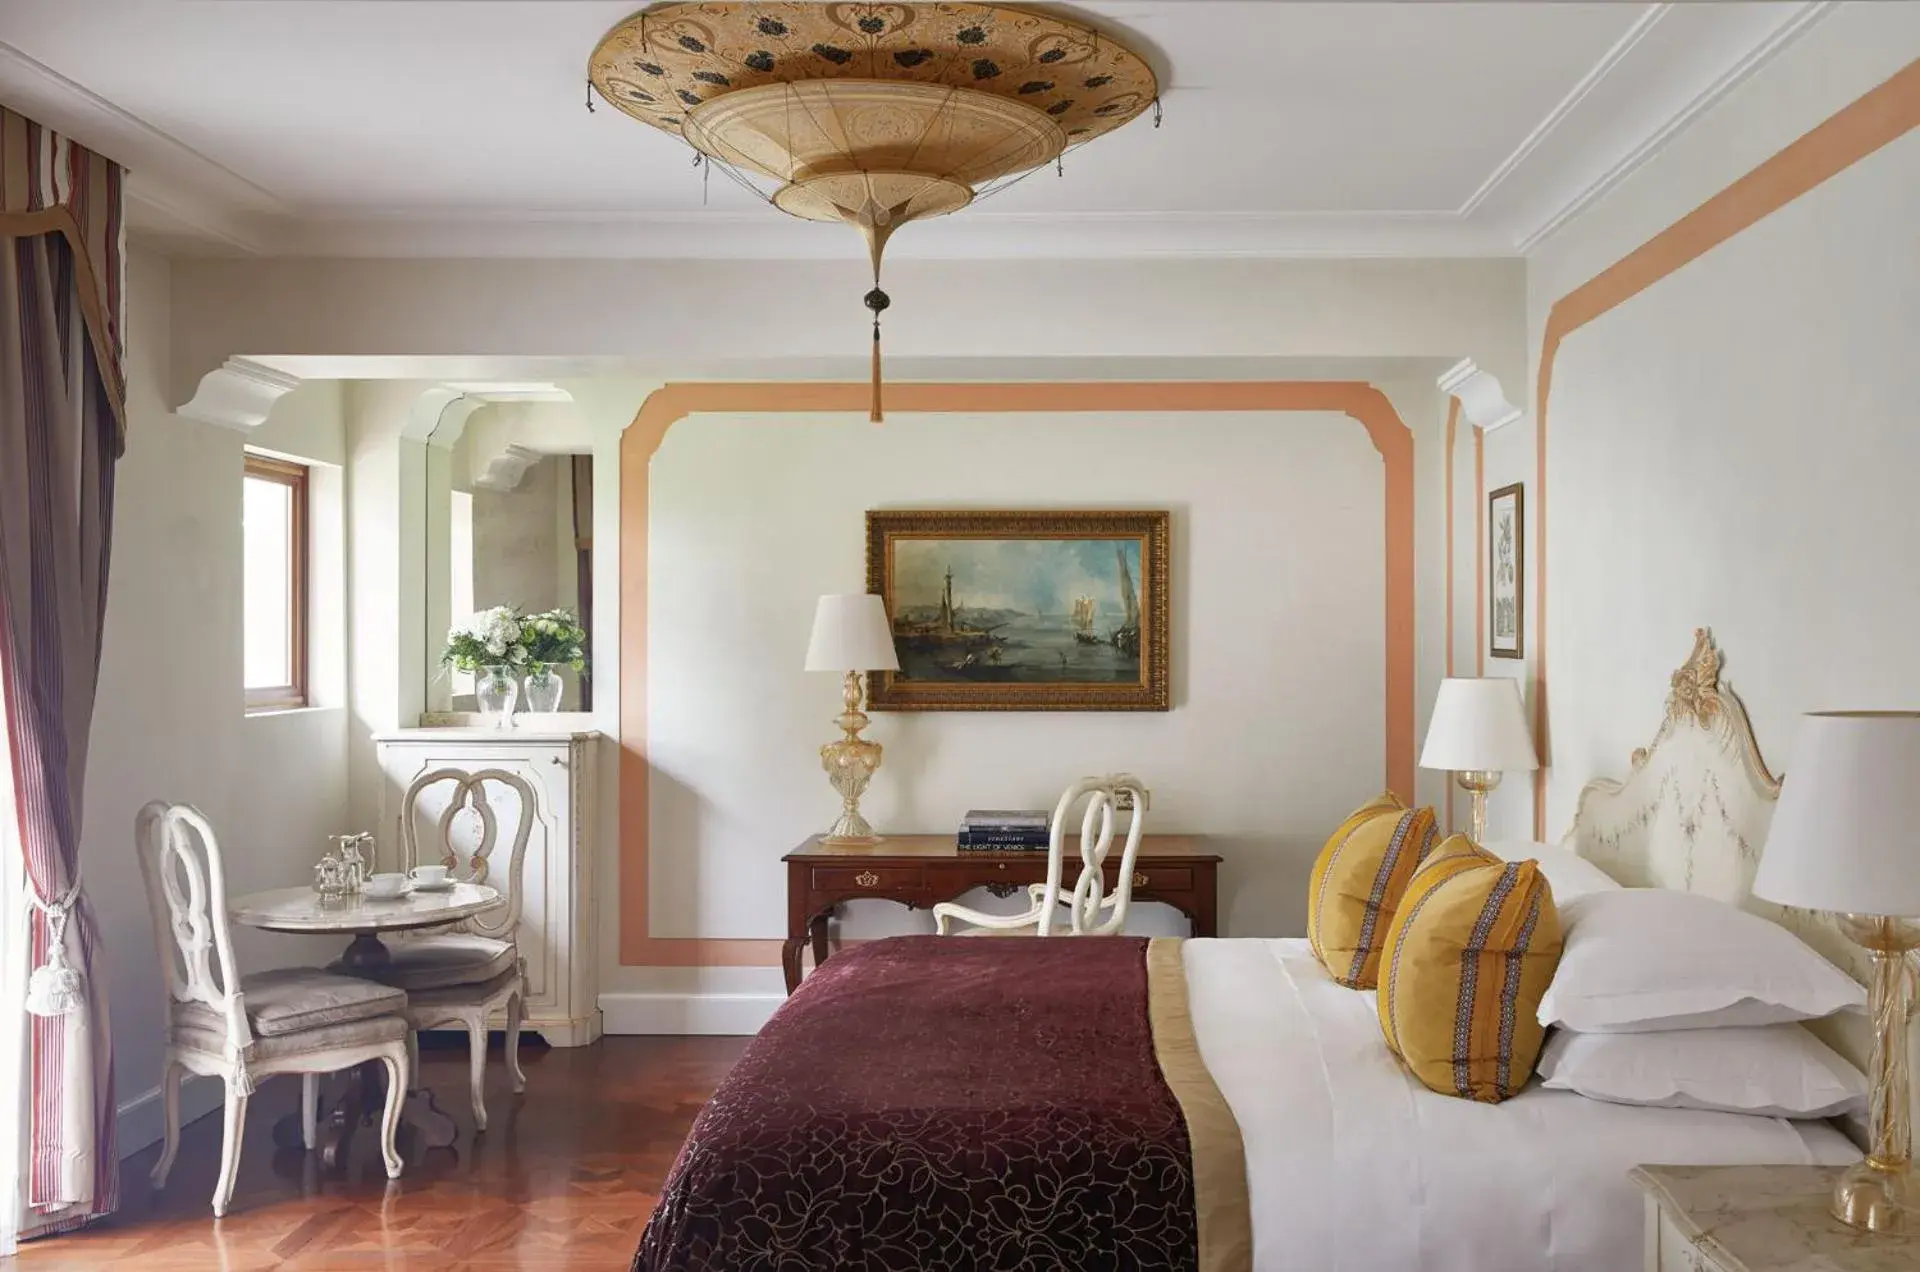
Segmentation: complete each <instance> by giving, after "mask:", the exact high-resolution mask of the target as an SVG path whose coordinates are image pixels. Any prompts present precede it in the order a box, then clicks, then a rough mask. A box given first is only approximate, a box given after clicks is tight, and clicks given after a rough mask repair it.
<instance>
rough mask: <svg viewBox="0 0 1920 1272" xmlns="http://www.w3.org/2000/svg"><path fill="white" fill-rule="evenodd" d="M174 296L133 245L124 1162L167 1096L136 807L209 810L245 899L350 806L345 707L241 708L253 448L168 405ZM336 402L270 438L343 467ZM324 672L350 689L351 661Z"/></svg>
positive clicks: (104, 802)
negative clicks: (162, 1088) (247, 486)
mask: <svg viewBox="0 0 1920 1272" xmlns="http://www.w3.org/2000/svg"><path fill="white" fill-rule="evenodd" d="M168 286H169V268H168V265H167V263H166V262H165V261H164V260H160V259H158V258H155V257H151V256H148V255H145V254H142V253H137V252H136V253H135V254H134V256H133V258H132V261H131V266H130V270H129V279H128V288H129V299H130V311H131V318H130V323H129V342H128V343H129V347H130V351H131V362H130V365H129V368H128V372H129V376H128V416H129V419H128V428H127V451H126V455H125V457H124V458H123V459H122V460H121V462H120V465H119V468H118V471H117V473H116V479H115V480H116V489H115V502H114V536H113V559H112V566H111V571H112V573H111V580H110V587H109V591H108V603H107V620H106V633H105V648H104V651H103V655H102V662H101V668H100V693H99V699H98V704H97V706H96V709H95V713H94V720H93V731H92V743H91V752H90V759H89V764H88V771H87V785H86V805H85V814H84V817H85V820H84V840H83V844H82V851H81V858H82V863H83V864H82V868H83V870H84V872H85V875H86V885H87V890H88V893H89V895H90V897H91V898H92V900H93V904H94V907H95V909H96V910H97V912H98V914H99V916H100V921H101V925H102V928H103V932H104V939H105V946H106V956H105V966H106V974H107V976H108V981H109V985H108V988H109V997H110V1011H111V1015H112V1026H113V1037H114V1046H115V1052H116V1067H117V1074H118V1076H117V1082H118V1091H119V1097H120V1102H121V1110H122V1115H121V1128H122V1141H121V1148H122V1150H123V1151H132V1150H134V1149H138V1148H140V1147H141V1146H142V1145H143V1144H145V1143H147V1142H149V1141H150V1140H152V1139H153V1138H155V1137H156V1136H157V1135H158V1132H159V1121H158V1106H157V1102H156V1100H155V1098H154V1094H153V1092H154V1087H155V1084H156V1083H157V1082H158V1080H159V1076H160V1059H161V1047H162V1038H163V1033H162V1030H163V1025H162V1019H163V1004H162V990H161V987H160V978H159V973H158V971H157V964H156V962H155V954H154V945H153V935H152V928H151V925H150V923H149V922H148V917H147V902H146V896H145V893H144V891H143V889H142V886H141V881H140V872H139V868H138V865H137V859H136V857H135V855H134V846H133V819H134V814H135V813H136V812H137V811H138V810H139V808H140V806H141V805H142V804H144V803H146V802H147V801H148V800H151V799H170V800H183V801H187V802H190V803H193V804H195V805H197V806H199V807H200V808H201V810H202V811H204V812H205V813H206V814H207V815H208V817H209V818H211V819H212V822H213V824H214V826H215V828H216V829H217V830H218V831H219V833H220V835H221V841H222V845H223V847H224V849H225V859H226V863H227V871H228V875H227V877H228V884H229V887H230V889H231V890H232V891H233V892H235V893H241V892H248V891H254V890H257V889H260V888H268V887H284V886H286V885H287V884H288V883H289V882H297V881H300V880H302V879H304V878H306V877H307V871H308V870H309V868H310V866H311V864H312V862H313V860H314V858H315V857H317V856H318V854H319V853H320V852H321V851H322V850H324V849H325V847H326V839H325V837H326V835H327V834H328V833H330V832H334V831H337V830H339V829H341V826H340V819H341V816H342V813H343V810H344V807H345V803H346V798H347V781H346V767H345V730H346V714H345V712H344V711H343V710H342V709H341V707H340V706H339V704H338V699H337V698H336V699H335V701H334V705H332V706H328V707H322V708H319V709H313V710H306V711H290V712H280V713H274V714H271V715H256V716H248V715H247V714H246V712H245V705H244V700H243V699H244V695H243V691H242V686H241V683H240V670H239V669H240V665H241V663H240V639H241V636H240V631H241V629H240V580H241V539H240V481H241V452H242V447H243V444H244V443H246V442H247V441H248V440H249V439H247V438H244V437H243V436H242V435H241V434H239V433H237V432H232V431H229V430H226V429H222V428H218V427H214V426H211V425H207V424H201V423H196V422H193V421H190V420H185V419H181V418H179V417H177V416H175V415H173V414H171V413H170V412H169V411H168V409H167V403H166V397H165V391H164V386H163V384H162V368H164V367H165V366H166V365H167V356H168V351H167V343H168V338H169V324H168V321H167V315H168ZM337 403H338V398H337V395H332V394H330V391H329V390H328V389H327V388H325V387H315V388H309V387H303V388H301V389H298V390H296V391H295V392H294V393H292V394H289V395H288V396H287V397H286V398H284V399H282V401H281V403H280V405H279V406H277V407H276V408H275V412H274V417H273V420H272V421H271V422H270V423H269V424H267V425H263V426H262V428H261V430H260V433H259V438H260V440H261V441H262V443H263V444H265V443H269V442H271V443H272V444H273V446H274V447H275V448H276V449H286V450H290V451H293V453H302V452H306V453H308V455H309V457H311V458H315V459H321V460H329V461H332V462H336V463H337V462H338V460H339V458H340V456H341V454H342V452H343V439H342V435H341V427H340V417H339V413H338V409H337ZM296 448H298V449H296ZM318 498H319V494H318V492H316V499H318ZM331 525H332V529H331V530H328V529H326V527H324V526H322V525H319V524H316V527H315V529H316V533H318V534H323V535H324V534H328V533H331V534H334V535H337V534H338V525H339V523H338V519H337V511H336V513H335V514H334V519H333V521H332V522H331ZM335 560H336V561H337V550H336V553H335ZM320 573H321V574H322V575H323V576H324V575H326V574H327V573H328V571H327V570H322V571H320ZM334 612H335V614H336V615H337V614H338V609H337V607H336V608H335V611H334ZM322 621H324V620H322ZM336 645H337V642H336ZM326 662H327V660H326V659H324V658H323V659H322V660H321V663H322V664H325V663H326ZM322 670H323V671H325V670H326V669H325V667H324V666H323V667H322ZM327 674H329V675H332V676H334V685H335V688H336V691H337V686H338V684H339V678H338V672H337V664H336V670H334V671H331V672H328V673H327ZM236 943H237V946H238V952H239V956H240V958H241V960H242V962H243V963H244V964H245V965H246V966H247V967H248V968H266V967H273V966H280V965H285V964H290V963H297V962H303V961H308V960H313V959H317V958H325V957H329V956H330V954H329V952H328V951H327V950H325V949H321V948H315V947H313V946H312V945H311V944H310V943H308V942H305V941H301V940H298V939H296V938H292V937H283V936H269V935H265V934H261V933H255V932H250V931H247V930H244V929H242V930H240V931H238V932H236ZM202 1085H203V1084H194V1085H193V1086H190V1088H189V1091H190V1092H191V1094H190V1095H189V1097H188V1099H189V1101H190V1103H194V1104H196V1105H197V1106H198V1107H208V1101H209V1100H217V1098H218V1092H217V1091H209V1090H203V1089H199V1088H200V1087H201V1086H202ZM204 1085H205V1086H212V1085H213V1084H204Z"/></svg>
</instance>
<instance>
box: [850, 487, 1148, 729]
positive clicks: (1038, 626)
mask: <svg viewBox="0 0 1920 1272" xmlns="http://www.w3.org/2000/svg"><path fill="white" fill-rule="evenodd" d="M1170 521H1171V517H1170V515H1169V514H1168V513H1167V512H1164V511H1137V512H1136V511H1098V512H1026V511H991V512H980V511H965V512H959V511H932V510H929V511H892V510H889V511H881V512H869V513H868V514H867V590H868V591H869V592H873V593H875V594H877V595H879V596H880V597H881V598H882V599H883V600H884V601H885V603H886V608H887V615H888V617H889V619H890V620H891V621H892V623H893V633H894V647H895V650H896V652H897V653H898V654H899V657H900V670H899V671H897V672H873V673H871V675H870V679H869V684H868V696H869V700H870V705H871V706H872V707H873V708H874V709H875V710H879V711H1166V710H1168V709H1169V708H1170V707H1171V705H1172V703H1171V695H1170V693H1169V690H1168V684H1169V677H1168V669H1169V661H1168V660H1169V645H1170V628H1171V622H1170V617H1169V615H1170V610H1169V606H1168V575H1169V567H1168V546H1167V545H1168V528H1169V523H1170Z"/></svg>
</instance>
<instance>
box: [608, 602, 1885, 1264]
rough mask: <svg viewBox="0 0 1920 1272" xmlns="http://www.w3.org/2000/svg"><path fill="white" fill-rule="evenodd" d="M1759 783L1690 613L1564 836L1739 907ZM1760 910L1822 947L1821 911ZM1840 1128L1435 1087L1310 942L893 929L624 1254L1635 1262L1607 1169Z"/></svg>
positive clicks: (728, 1104)
mask: <svg viewBox="0 0 1920 1272" xmlns="http://www.w3.org/2000/svg"><path fill="white" fill-rule="evenodd" d="M1777 790H1778V782H1777V780H1776V779H1774V778H1773V776H1772V775H1771V774H1770V773H1769V772H1768V770H1767V769H1766V767H1765V765H1764V763H1763V762H1762V761H1761V760H1760V757H1759V752H1758V748H1757V746H1755V744H1754V741H1753V737H1752V733H1751V730H1750V729H1749V728H1748V727H1747V723H1746V716H1745V712H1744V711H1743V710H1742V709H1741V708H1740V705H1739V701H1738V699H1737V698H1735V697H1733V695H1732V694H1731V691H1730V690H1727V689H1725V688H1724V687H1723V686H1721V685H1720V684H1719V681H1718V658H1717V653H1715V651H1714V650H1713V647H1712V643H1711V640H1710V639H1709V638H1708V637H1707V636H1706V634H1705V633H1701V634H1700V636H1699V638H1698V640H1697V642H1696V648H1695V651H1694V656H1693V657H1692V658H1690V659H1689V660H1688V663H1687V665H1686V666H1685V667H1683V668H1682V670H1681V671H1680V672H1679V673H1677V674H1676V675H1675V677H1674V680H1673V689H1672V692H1671V693H1670V695H1669V698H1668V703H1667V711H1666V713H1665V719H1664V721H1663V723H1662V725H1661V728H1660V732H1659V734H1658V735H1657V736H1656V738H1655V741H1654V743H1653V744H1652V745H1651V746H1649V747H1648V748H1645V749H1643V750H1642V751H1640V752H1636V753H1635V756H1634V757H1633V762H1632V765H1631V768H1630V771H1629V773H1628V776H1627V777H1626V778H1625V779H1624V780H1622V781H1607V782H1596V783H1594V784H1592V785H1590V786H1589V788H1588V789H1587V790H1586V791H1585V792H1584V793H1583V795H1582V798H1581V800H1580V804H1579V811H1578V813H1577V815H1576V818H1575V825H1574V829H1573V830H1572V832H1570V834H1569V836H1568V839H1567V845H1568V846H1570V847H1573V848H1575V849H1577V850H1579V851H1580V852H1581V853H1582V854H1583V855H1585V856H1587V857H1589V859H1591V860H1594V861H1596V862H1597V863H1599V864H1601V865H1603V866H1604V867H1605V868H1607V869H1608V870H1609V871H1610V872H1611V873H1614V874H1615V875H1616V877H1618V878H1620V879H1621V880H1622V881H1623V882H1628V883H1635V884H1642V885H1657V886H1669V887H1687V886H1695V887H1700V888H1702V890H1706V889H1709V888H1710V889H1711V890H1713V891H1714V892H1716V893H1717V894H1718V895H1720V896H1721V898H1722V899H1725V900H1730V901H1735V902H1737V903H1743V904H1748V903H1749V901H1748V898H1747V897H1746V896H1745V894H1744V888H1745V884H1746V881H1747V879H1749V878H1750V876H1751V870H1752V862H1753V860H1754V859H1756V858H1757V851H1756V848H1757V845H1758V843H1759V842H1760V841H1761V838H1762V837H1763V836H1764V829H1765V822H1766V817H1767V815H1768V813H1769V812H1770V805H1771V801H1772V798H1773V796H1774V795H1775V794H1776V793H1777ZM1771 917H1775V918H1780V919H1783V920H1785V921H1787V922H1788V923H1789V924H1791V925H1792V926H1794V927H1796V929H1799V930H1801V931H1802V933H1803V934H1804V935H1807V936H1808V937H1809V938H1810V943H1814V944H1816V948H1821V947H1831V948H1834V949H1835V951H1836V952H1838V948H1839V947H1837V946H1833V945H1832V943H1831V942H1830V941H1827V940H1824V939H1823V937H1824V936H1825V935H1826V934H1824V933H1823V932H1822V931H1821V930H1820V927H1821V924H1820V921H1819V920H1818V919H1817V918H1815V917H1813V916H1807V915H1794V914H1779V913H1774V914H1772V915H1771ZM1834 1041H1837V1042H1838V1043H1839V1044H1840V1046H1841V1049H1842V1050H1843V1052H1846V1053H1848V1054H1851V1055H1852V1056H1853V1057H1854V1058H1855V1059H1856V1062H1858V1059H1859V1054H1860V1053H1859V1050H1858V1048H1857V1047H1851V1046H1849V1045H1848V1041H1849V1040H1847V1039H1844V1038H1841V1039H1836V1040H1834ZM1858 1156H1859V1153H1858V1150H1857V1149H1856V1148H1855V1146H1854V1143H1853V1142H1852V1141H1851V1140H1850V1139H1849V1138H1848V1136H1847V1135H1846V1134H1844V1133H1843V1132H1842V1130H1841V1129H1840V1128H1838V1127H1836V1126H1835V1125H1833V1124H1831V1123H1828V1122H1822V1121H1787V1120H1784V1119H1774V1118H1765V1117H1754V1116H1743V1115H1736V1114H1723V1113H1707V1112H1698V1111H1692V1110H1677V1109H1652V1108H1640V1107H1630V1106H1625V1105H1614V1104H1606V1103H1601V1102H1598V1101H1593V1100H1588V1099H1585V1098H1583V1097H1581V1096H1578V1095H1575V1094H1572V1093H1570V1092H1561V1091H1549V1090H1545V1089H1543V1088H1541V1087H1540V1086H1539V1085H1538V1084H1537V1083H1536V1084H1534V1085H1532V1086H1530V1087H1529V1088H1528V1089H1527V1090H1525V1091H1523V1092H1522V1093H1521V1094H1519V1095H1518V1096H1516V1097H1515V1098H1513V1099H1511V1100H1508V1101H1506V1102H1505V1103H1503V1104H1499V1105H1483V1104H1475V1103H1472V1102H1469V1101H1463V1100H1458V1099H1453V1098H1450V1097H1447V1096H1443V1095H1439V1094H1437V1093H1435V1092H1432V1091H1429V1090H1428V1089H1426V1088H1425V1087H1423V1086H1421V1085H1420V1084H1419V1083H1418V1082H1417V1081H1416V1080H1415V1079H1413V1078H1412V1077H1411V1076H1410V1075H1409V1074H1407V1073H1406V1072H1405V1071H1404V1070H1403V1069H1402V1068H1401V1067H1400V1065H1399V1063H1398V1062H1397V1061H1396V1060H1395V1059H1394V1058H1393V1057H1392V1055H1391V1054H1390V1053H1389V1052H1388V1051H1387V1050H1386V1048H1385V1046H1384V1044H1383V1043H1382V1040H1381V1036H1380V1027H1379V1023H1378V1020H1377V1017H1376V1013H1375V1005H1374V1002H1373V996H1372V994H1371V993H1370V992H1367V991H1355V990H1350V989H1346V988H1343V987H1341V986H1339V985H1337V984H1335V983H1334V982H1333V981H1332V980H1331V979H1330V978H1328V976H1327V975H1326V973H1325V972H1324V971H1323V970H1322V969H1321V968H1320V966H1319V964H1318V963H1317V962H1316V961H1315V959H1314V957H1313V955H1312V953H1311V951H1310V950H1309V949H1308V947H1307V943H1306V942H1305V941H1303V940H1285V939H1280V940H1264V939H1247V938H1237V939H1223V940H1189V941H1166V940H1154V941H1144V940H1135V939H1130V938H1103V939H1101V940H1097V941H1069V940H1063V941H964V940H954V939H951V938H939V937H903V938H896V939H894V940H889V941H880V942H874V943H872V944H870V945H867V946H864V947H861V948H859V949H856V950H852V951H849V952H847V953H845V954H843V955H841V956H840V957H838V958H836V959H834V960H831V961H829V962H828V963H827V964H826V965H825V966H824V967H823V968H822V969H821V970H820V971H819V972H817V973H816V974H815V975H814V976H813V977H811V978H809V979H808V981H807V982H806V983H805V984H803V985H802V986H801V988H800V990H799V991H798V992H797V993H796V994H795V995H794V996H793V998H792V999H790V1000H789V1001H788V1003H787V1004H786V1005H785V1006H783V1007H782V1009H781V1010H780V1011H779V1012H778V1013H776V1015H775V1017H774V1019H773V1020H772V1021H771V1022H770V1023H769V1024H768V1026H767V1027H766V1029H765V1030H764V1031H763V1032H762V1034H761V1035H760V1037H759V1038H757V1039H756V1040H755V1042H754V1043H753V1044H752V1046H750V1047H749V1048H748V1050H747V1052H746V1054H745V1055H744V1056H743V1057H742V1059H741V1061H740V1062H739V1065H738V1066H737V1067H736V1068H735V1070H734V1071H733V1073H731V1074H730V1075H729V1076H728V1078H727V1080H726V1082H725V1083H723V1084H722V1086H721V1088H720V1090H719V1091H718V1092H717V1093H716V1095H715V1097H714V1099H713V1101H712V1102H711V1103H710V1104H709V1105H708V1106H707V1108H706V1109H705V1110H704V1111H703V1112H702V1114H701V1115H700V1117H699V1119H698V1120H697V1121H696V1123H695V1126H694V1128H693V1131H692V1133H691V1134H690V1136H689V1139H688V1142H687V1144H686V1146H685V1147H684V1148H683V1150H682V1152H681V1155H680V1158H679V1159H678V1161H677V1162H676V1164H675V1166H674V1169H673V1172H672V1174H671V1175H670V1176H669V1179H668V1181H667V1184H666V1187H665V1189H664V1191H663V1194H662V1196H661V1199H660V1204H659V1207H658V1209H657V1210H656V1211H655V1214H654V1216H653V1219H652V1221H651V1222H650V1223H649V1225H648V1228H647V1231H646V1234H645V1236H644V1237H643V1239H642V1243H641V1247H640V1249H639V1251H638V1253H637V1254H636V1256H635V1260H634V1264H633V1266H634V1268H635V1269H637V1270H639V1272H665V1270H667V1269H702V1268H726V1269H729V1270H739V1272H746V1270H747V1269H759V1268H765V1269H788V1268H794V1269H798V1268H875V1269H879V1268H887V1269H895V1268H914V1269H956V1270H957V1269H968V1268H1009V1269H1011V1268H1020V1269H1027V1268H1031V1269H1036V1270H1038V1269H1059V1268H1081V1267H1084V1268H1129V1267H1137V1268H1192V1269H1196V1270H1198V1272H1239V1270H1241V1269H1246V1268H1255V1269H1261V1270H1263V1272H1268V1270H1272V1272H1278V1270H1281V1269H1287V1270H1292V1269H1301V1270H1306V1272H1339V1270H1342V1269H1351V1270H1353V1272H1387V1270H1393V1269H1407V1270H1409V1272H1411V1270H1413V1269H1419V1270H1421V1272H1451V1270H1454V1269H1458V1270H1460V1272H1469V1270H1471V1272H1505V1270H1506V1269H1515V1270H1522V1269H1536V1268H1538V1269H1555V1270H1561V1272H1589V1270H1591V1272H1631V1270H1632V1269H1635V1268H1637V1267H1639V1266H1640V1257H1641V1251H1642V1235H1641V1206H1640V1201H1639V1197H1638V1194H1637V1193H1636V1192H1635V1191H1634V1189H1633V1187H1632V1185H1631V1184H1630V1182H1629V1181H1628V1179H1627V1171H1628V1169H1629V1168H1630V1167H1632V1166H1634V1165H1636V1164H1639V1163H1666V1164H1679V1163H1688V1164H1703V1165H1705V1164H1733V1163H1743V1162H1796V1163H1817V1164H1835V1163H1843V1162H1850V1161H1853V1160H1856V1159H1857V1158H1858Z"/></svg>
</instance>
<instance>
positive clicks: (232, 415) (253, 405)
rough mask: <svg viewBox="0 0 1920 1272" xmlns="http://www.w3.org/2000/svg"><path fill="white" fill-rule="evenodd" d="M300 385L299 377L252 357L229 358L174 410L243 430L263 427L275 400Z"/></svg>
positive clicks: (205, 422) (206, 422)
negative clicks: (256, 360)
mask: <svg viewBox="0 0 1920 1272" xmlns="http://www.w3.org/2000/svg"><path fill="white" fill-rule="evenodd" d="M298 387H300V377H299V376H297V375H288V374H287V373H286V372H284V371H276V370H274V369H273V368H272V367H270V366H266V365H265V364H263V363H259V362H255V361H253V360H252V359H251V358H228V359H227V360H226V361H225V362H224V363H222V364H221V365H220V366H217V367H215V368H214V369H213V370H211V371H209V372H207V373H206V374H205V375H203V376H201V377H200V387H199V388H197V389H195V390H194V394H193V397H192V398H191V399H190V400H189V401H188V402H186V404H184V405H183V406H181V407H180V408H179V409H178V410H176V411H175V412H174V414H176V415H180V416H184V417H186V418H187V419H190V420H199V421H200V422H201V423H203V424H218V425H219V426H220V427H221V428H231V429H235V430H237V431H239V432H242V433H247V432H251V431H252V430H254V429H256V428H258V427H260V425H261V424H262V423H263V422H265V420H266V418H267V413H268V412H269V411H271V410H273V404H274V403H275V402H278V401H279V400H280V399H281V398H283V397H285V396H286V395H287V394H289V393H291V392H292V391H293V390H294V389H296V388H298Z"/></svg>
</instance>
